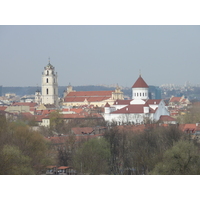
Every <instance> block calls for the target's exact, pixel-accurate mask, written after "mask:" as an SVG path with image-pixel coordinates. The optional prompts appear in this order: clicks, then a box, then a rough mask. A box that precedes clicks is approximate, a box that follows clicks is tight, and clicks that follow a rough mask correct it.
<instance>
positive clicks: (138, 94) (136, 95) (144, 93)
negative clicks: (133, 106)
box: [134, 92, 147, 97]
mask: <svg viewBox="0 0 200 200" xmlns="http://www.w3.org/2000/svg"><path fill="white" fill-rule="evenodd" d="M134 96H135V97H142V96H143V97H145V96H147V93H146V92H143V93H142V92H140V93H139V92H137V93H134Z"/></svg>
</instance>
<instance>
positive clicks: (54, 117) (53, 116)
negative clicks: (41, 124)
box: [49, 110, 63, 132]
mask: <svg viewBox="0 0 200 200" xmlns="http://www.w3.org/2000/svg"><path fill="white" fill-rule="evenodd" d="M49 117H50V129H51V130H53V131H56V132H62V129H63V119H62V115H61V114H60V113H59V111H58V110H56V111H54V112H51V113H50V114H49Z"/></svg>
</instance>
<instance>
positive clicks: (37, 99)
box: [35, 90, 42, 105]
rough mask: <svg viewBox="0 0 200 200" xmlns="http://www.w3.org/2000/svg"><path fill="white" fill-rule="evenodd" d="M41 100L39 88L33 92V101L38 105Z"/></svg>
mask: <svg viewBox="0 0 200 200" xmlns="http://www.w3.org/2000/svg"><path fill="white" fill-rule="evenodd" d="M41 101H42V99H41V92H40V91H39V90H37V91H36V92H35V103H37V104H38V105H40V104H41Z"/></svg>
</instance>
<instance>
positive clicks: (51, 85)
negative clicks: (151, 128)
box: [42, 60, 58, 107]
mask: <svg viewBox="0 0 200 200" xmlns="http://www.w3.org/2000/svg"><path fill="white" fill-rule="evenodd" d="M57 78H58V76H57V72H55V68H54V67H53V65H51V64H50V60H49V63H48V65H47V66H46V67H44V72H43V73H42V104H45V105H47V104H51V105H55V107H58V82H57Z"/></svg>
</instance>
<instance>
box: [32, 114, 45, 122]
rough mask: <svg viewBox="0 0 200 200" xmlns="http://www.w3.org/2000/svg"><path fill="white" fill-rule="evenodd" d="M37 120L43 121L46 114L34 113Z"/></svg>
mask: <svg viewBox="0 0 200 200" xmlns="http://www.w3.org/2000/svg"><path fill="white" fill-rule="evenodd" d="M34 116H35V121H36V122H42V119H43V118H46V115H34Z"/></svg>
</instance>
